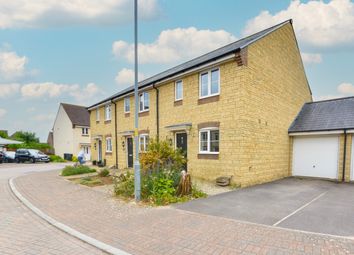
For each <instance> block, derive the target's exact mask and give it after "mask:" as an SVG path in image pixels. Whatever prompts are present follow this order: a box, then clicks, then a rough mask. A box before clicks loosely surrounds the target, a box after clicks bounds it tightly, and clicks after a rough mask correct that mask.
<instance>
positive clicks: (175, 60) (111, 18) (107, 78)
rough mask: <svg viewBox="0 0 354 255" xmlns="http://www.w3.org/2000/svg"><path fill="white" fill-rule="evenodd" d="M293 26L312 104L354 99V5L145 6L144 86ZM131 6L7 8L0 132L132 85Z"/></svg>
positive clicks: (125, 0)
mask: <svg viewBox="0 0 354 255" xmlns="http://www.w3.org/2000/svg"><path fill="white" fill-rule="evenodd" d="M290 18H291V19H293V25H294V29H295V33H296V36H297V40H298V43H299V47H300V51H301V54H302V58H303V62H304V65H305V70H306V74H307V78H308V81H309V84H310V87H311V89H312V93H313V98H314V100H322V99H329V98H336V97H343V96H354V68H353V67H354V2H353V1H350V0H332V1H315V0H312V1H300V0H294V1H287V0H267V1H264V0H248V1H241V0H238V1H235V0H220V1H215V0H139V79H140V80H142V79H144V78H148V77H149V76H151V75H154V74H156V73H159V72H161V71H164V70H165V69H167V68H170V67H173V66H175V65H177V64H179V63H182V62H184V61H188V60H190V59H192V58H194V57H197V56H199V55H201V54H203V53H206V52H209V51H211V50H214V49H216V48H218V47H221V46H223V45H226V44H228V43H231V42H233V41H235V40H237V39H240V38H242V37H244V36H247V35H249V34H252V33H255V32H258V31H260V30H262V29H265V28H267V27H270V26H273V25H275V24H278V23H280V22H282V21H284V20H287V19H290ZM133 28H134V27H133V1H132V0H87V1H82V0H62V1H56V0H12V1H9V0H0V130H8V131H9V133H10V134H11V133H13V132H15V131H17V130H24V131H31V132H35V133H36V134H37V135H38V136H39V137H40V139H41V140H42V141H46V139H47V135H48V132H49V131H50V130H51V129H52V126H53V123H54V119H55V116H56V113H57V111H58V107H59V104H60V102H65V103H72V104H79V105H84V106H89V105H92V104H94V103H96V102H97V101H99V100H101V99H103V98H105V97H108V96H110V95H112V94H113V93H116V92H118V91H119V90H122V89H124V88H126V87H127V86H130V85H132V84H133V77H134V72H133V58H134V55H133V44H132V43H133V41H134V38H133V36H134V34H133V31H134V30H133Z"/></svg>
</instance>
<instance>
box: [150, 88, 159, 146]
mask: <svg viewBox="0 0 354 255" xmlns="http://www.w3.org/2000/svg"><path fill="white" fill-rule="evenodd" d="M152 87H153V88H154V89H155V91H156V140H157V141H159V139H160V114H159V112H160V110H159V108H160V107H159V97H160V91H159V89H158V88H157V87H156V86H155V84H153V85H152Z"/></svg>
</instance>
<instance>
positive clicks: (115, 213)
mask: <svg viewBox="0 0 354 255" xmlns="http://www.w3.org/2000/svg"><path fill="white" fill-rule="evenodd" d="M0 172H1V171H0ZM14 184H15V186H16V188H17V190H18V191H19V192H20V193H21V194H22V195H23V196H24V197H25V198H26V199H27V200H28V201H29V202H31V203H32V204H33V205H34V206H36V207H37V208H39V209H40V210H42V211H43V212H45V213H46V214H47V215H49V216H50V217H52V218H54V219H56V220H57V221H59V222H61V223H63V224H66V225H67V226H70V227H71V228H73V229H75V230H77V231H79V232H81V233H84V234H85V235H87V236H90V237H92V238H95V239H97V240H99V241H100V242H103V243H106V244H108V245H111V246H114V247H117V248H119V249H121V250H123V251H125V252H128V253H130V254H203V255H204V254H354V241H353V240H352V239H347V238H340V237H335V236H331V235H323V234H314V233H307V232H302V231H294V230H287V229H283V228H277V227H271V226H265V225H260V224H253V223H247V222H242V221H239V220H235V219H230V218H225V217H216V216H213V215H208V214H202V213H196V212H191V211H186V210H180V209H176V208H171V207H162V208H161V207H159V208H147V207H142V206H140V205H136V204H133V203H126V202H123V201H120V200H118V199H115V198H113V197H112V196H110V195H109V194H105V193H102V192H97V191H95V190H92V189H90V188H88V187H84V186H80V185H76V184H73V183H71V182H69V181H67V180H65V179H63V178H61V177H60V176H58V171H51V172H40V173H31V174H29V175H25V176H19V177H18V178H16V179H15V180H14ZM48 227H51V226H48ZM0 247H1V244H0ZM14 254H16V253H14ZM62 254H66V253H62ZM82 254H91V253H82Z"/></svg>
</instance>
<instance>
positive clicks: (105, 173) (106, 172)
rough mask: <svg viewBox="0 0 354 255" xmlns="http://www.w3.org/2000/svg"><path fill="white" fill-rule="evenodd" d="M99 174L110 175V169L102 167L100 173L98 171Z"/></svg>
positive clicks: (102, 175)
mask: <svg viewBox="0 0 354 255" xmlns="http://www.w3.org/2000/svg"><path fill="white" fill-rule="evenodd" d="M98 175H99V176H101V177H106V176H108V175H109V170H108V169H106V168H105V169H102V170H101V171H100V172H99V173H98Z"/></svg>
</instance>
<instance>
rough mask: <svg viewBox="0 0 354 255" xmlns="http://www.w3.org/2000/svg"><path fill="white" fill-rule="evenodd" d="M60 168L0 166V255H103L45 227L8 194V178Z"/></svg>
mask: <svg viewBox="0 0 354 255" xmlns="http://www.w3.org/2000/svg"><path fill="white" fill-rule="evenodd" d="M56 168H62V165H53V164H46V165H44V164H37V165H35V166H34V165H21V166H20V167H19V166H17V165H15V164H0V254H1V255H7V254H31V255H39V254H58V255H59V254H68V255H78V254H104V253H102V252H101V251H100V250H98V249H96V248H94V247H92V246H90V245H88V244H86V243H84V242H82V241H80V240H78V239H76V238H74V237H71V236H69V235H67V234H65V233H63V232H62V231H60V230H58V229H56V228H54V227H53V226H51V225H49V224H48V223H46V222H45V221H43V220H42V219H41V218H39V217H38V216H36V215H35V214H34V213H33V212H32V211H30V210H29V209H28V208H27V207H25V206H24V205H23V204H22V203H21V202H20V201H19V200H18V199H17V198H16V197H15V196H14V195H13V194H12V192H11V191H10V187H9V185H8V178H11V177H14V176H20V175H23V174H26V173H29V172H38V171H39V172H40V171H48V170H52V169H56Z"/></svg>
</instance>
